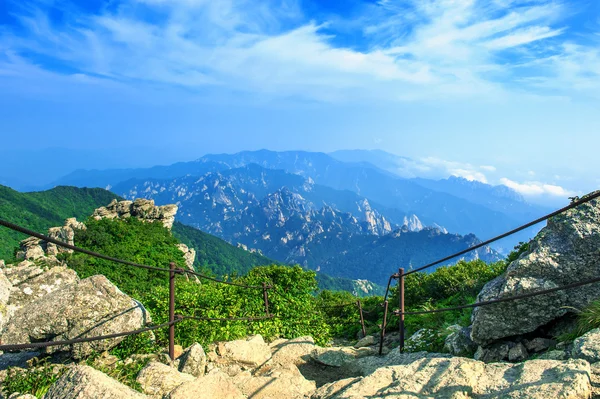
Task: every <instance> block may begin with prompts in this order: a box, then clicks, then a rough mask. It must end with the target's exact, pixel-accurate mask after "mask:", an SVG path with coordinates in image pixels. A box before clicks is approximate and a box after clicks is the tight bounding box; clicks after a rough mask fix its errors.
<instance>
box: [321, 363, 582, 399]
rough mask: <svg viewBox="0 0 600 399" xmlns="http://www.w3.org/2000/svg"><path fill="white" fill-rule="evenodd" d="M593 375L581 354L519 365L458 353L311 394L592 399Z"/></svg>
mask: <svg viewBox="0 0 600 399" xmlns="http://www.w3.org/2000/svg"><path fill="white" fill-rule="evenodd" d="M589 375H590V366H589V363H587V362H585V361H581V360H572V361H556V360H532V361H528V362H525V363H521V364H517V365H515V364H509V363H494V364H485V363H483V362H480V361H476V360H473V359H467V358H459V357H454V358H445V357H442V358H423V359H420V360H417V361H414V362H412V363H410V364H407V365H402V366H390V367H383V368H380V369H377V370H376V371H374V372H373V373H372V374H370V375H368V376H366V377H362V378H348V379H345V380H341V381H337V382H334V383H331V384H327V385H324V386H323V387H321V388H319V389H318V390H317V391H316V392H315V394H314V395H313V397H312V398H313V399H333V398H336V399H355V398H370V399H374V398H385V397H394V398H438V399H458V398H464V399H466V398H473V399H483V398H486V399H488V398H490V399H491V398H515V399H516V398H522V399H525V398H527V399H548V398H563V399H588V398H589V397H590V395H591V385H590V377H589Z"/></svg>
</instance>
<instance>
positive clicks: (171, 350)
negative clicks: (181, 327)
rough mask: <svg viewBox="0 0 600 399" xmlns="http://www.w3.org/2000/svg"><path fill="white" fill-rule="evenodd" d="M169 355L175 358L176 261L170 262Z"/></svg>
mask: <svg viewBox="0 0 600 399" xmlns="http://www.w3.org/2000/svg"><path fill="white" fill-rule="evenodd" d="M169 269H171V271H170V272H169V323H171V325H170V326H169V357H170V358H171V361H173V360H175V262H171V263H169Z"/></svg>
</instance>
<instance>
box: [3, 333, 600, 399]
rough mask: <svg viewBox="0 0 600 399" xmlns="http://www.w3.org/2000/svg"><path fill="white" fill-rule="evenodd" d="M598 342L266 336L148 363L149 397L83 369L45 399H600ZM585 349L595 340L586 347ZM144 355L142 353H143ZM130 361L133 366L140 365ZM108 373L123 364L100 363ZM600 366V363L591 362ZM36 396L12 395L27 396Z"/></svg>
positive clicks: (15, 358) (72, 370)
mask: <svg viewBox="0 0 600 399" xmlns="http://www.w3.org/2000/svg"><path fill="white" fill-rule="evenodd" d="M598 334H600V331H596V332H594V333H590V334H588V336H587V337H585V338H584V339H582V343H581V345H580V346H579V347H580V348H583V349H582V350H581V349H577V350H574V352H573V356H579V354H583V355H582V356H581V357H585V358H587V359H588V360H585V359H582V358H579V359H576V358H571V359H568V360H545V359H537V360H529V361H526V362H522V363H503V362H500V363H484V362H482V361H478V360H474V359H469V358H463V357H455V356H451V355H447V354H434V353H427V352H418V353H400V352H399V351H398V349H394V350H391V351H389V353H388V354H387V355H384V356H377V355H376V354H375V353H374V352H375V348H374V347H363V348H355V347H330V348H322V347H318V346H316V345H315V344H314V341H313V339H312V338H311V337H300V338H296V339H292V340H285V339H280V340H276V341H274V342H271V343H266V342H265V341H264V340H263V339H262V337H261V336H260V335H256V336H253V337H248V338H247V339H245V340H237V341H230V342H220V343H217V344H214V345H212V346H210V347H209V348H207V350H206V351H205V350H204V349H203V348H202V347H201V346H200V345H198V344H194V345H192V346H190V347H189V348H186V349H185V350H182V349H181V348H178V350H177V355H178V357H177V359H176V360H175V361H174V362H171V361H170V360H169V358H168V356H166V354H164V353H162V354H154V355H143V356H144V357H146V358H147V359H148V360H149V363H148V364H147V365H146V366H145V367H144V368H143V369H142V370H141V371H140V372H139V374H138V375H137V379H136V380H137V382H138V383H139V384H140V386H141V390H142V392H138V391H134V390H132V389H131V388H129V387H127V386H125V385H123V384H121V383H120V382H118V381H116V380H114V379H112V378H110V377H108V376H107V375H105V374H103V373H102V372H100V371H98V370H96V369H94V368H92V367H90V366H87V365H83V364H77V363H73V364H71V365H70V366H64V367H67V371H66V372H65V373H64V374H63V375H62V377H60V379H59V380H58V381H57V382H56V383H55V384H54V385H53V386H52V387H51V388H50V390H49V391H48V392H47V393H46V395H45V396H44V398H45V399H58V398H61V399H70V398H78V399H85V398H90V399H91V398H114V399H120V398H123V399H124V398H171V399H175V398H179V399H184V398H198V397H202V398H214V399H220V398H223V399H225V398H239V399H245V398H252V399H267V398H293V399H301V398H312V399H326V398H340V399H341V398H348V399H350V398H382V397H394V398H452V399H457V398H492V397H493V398H496V397H502V398H544V399H545V398H548V397H557V398H592V397H600V395H598V394H599V393H600V392H596V386H597V384H598V382H599V381H600V374H598V372H600V362H598V361H599V360H600V358H599V357H598V354H599V353H600V341H599V340H597V339H596V338H597V337H596V335H598ZM583 341H585V342H583ZM36 355H39V354H35V353H20V354H4V355H2V356H0V361H2V362H3V366H4V367H5V366H6V365H5V364H4V362H5V361H6V360H8V358H12V363H13V364H14V363H16V362H21V363H22V365H25V363H27V361H26V360H27V359H29V358H31V357H32V356H36ZM134 356H137V357H139V356H140V355H134ZM134 360H135V359H126V360H124V362H128V361H134ZM96 361H97V362H102V363H103V364H104V366H105V367H114V366H116V365H115V363H116V362H119V361H118V360H116V359H111V357H110V356H104V357H100V358H98V359H97V360H96ZM590 361H591V362H592V363H590ZM26 397H27V396H18V395H15V396H11V398H26Z"/></svg>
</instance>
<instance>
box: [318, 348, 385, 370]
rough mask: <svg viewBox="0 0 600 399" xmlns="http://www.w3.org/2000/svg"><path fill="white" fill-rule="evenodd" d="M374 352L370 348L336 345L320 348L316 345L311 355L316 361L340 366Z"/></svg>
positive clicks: (331, 365)
mask: <svg viewBox="0 0 600 399" xmlns="http://www.w3.org/2000/svg"><path fill="white" fill-rule="evenodd" d="M375 353H376V352H375V350H373V349H371V348H358V349H356V348H353V347H336V348H321V347H316V348H315V349H314V350H313V351H312V352H311V354H310V355H311V357H312V359H313V360H315V361H316V362H318V363H321V364H324V365H326V366H330V367H342V366H343V365H345V364H347V363H350V362H352V361H354V360H356V359H359V358H361V357H365V356H372V355H374V354H375Z"/></svg>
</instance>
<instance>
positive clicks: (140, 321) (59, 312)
mask: <svg viewBox="0 0 600 399" xmlns="http://www.w3.org/2000/svg"><path fill="white" fill-rule="evenodd" d="M148 321H150V320H149V315H148V313H147V311H146V310H145V309H144V307H143V306H142V305H141V304H140V303H138V302H135V301H134V300H132V299H131V298H130V297H128V296H127V295H125V294H123V293H122V292H121V291H119V289H118V288H117V287H116V286H114V285H113V284H112V283H111V282H110V281H108V279H107V278H106V277H104V276H92V277H88V278H86V279H83V280H80V281H78V282H76V283H73V284H70V285H66V286H63V287H61V288H60V289H58V290H56V291H54V292H53V293H51V294H48V295H46V296H43V297H41V298H37V299H35V300H32V301H30V302H28V303H27V304H26V305H25V306H23V307H22V308H20V309H18V310H17V311H16V312H15V313H14V315H13V316H12V317H11V319H10V322H9V324H8V325H7V326H6V328H5V331H4V333H3V335H2V343H4V344H19V343H29V342H45V341H60V340H69V339H73V338H81V337H95V336H100V335H107V334H114V333H117V332H125V331H131V330H135V329H138V328H140V327H142V326H143V325H145V324H146V323H147V322H148ZM123 339H125V337H118V338H112V339H107V340H99V341H93V342H86V343H78V344H74V345H70V346H51V347H47V348H44V352H45V353H53V352H58V351H69V352H70V354H71V356H73V357H74V358H76V359H79V358H82V357H85V356H87V355H89V354H91V353H92V352H103V351H105V350H108V349H111V348H112V347H114V346H115V345H117V344H118V343H119V342H121V341H122V340H123Z"/></svg>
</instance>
